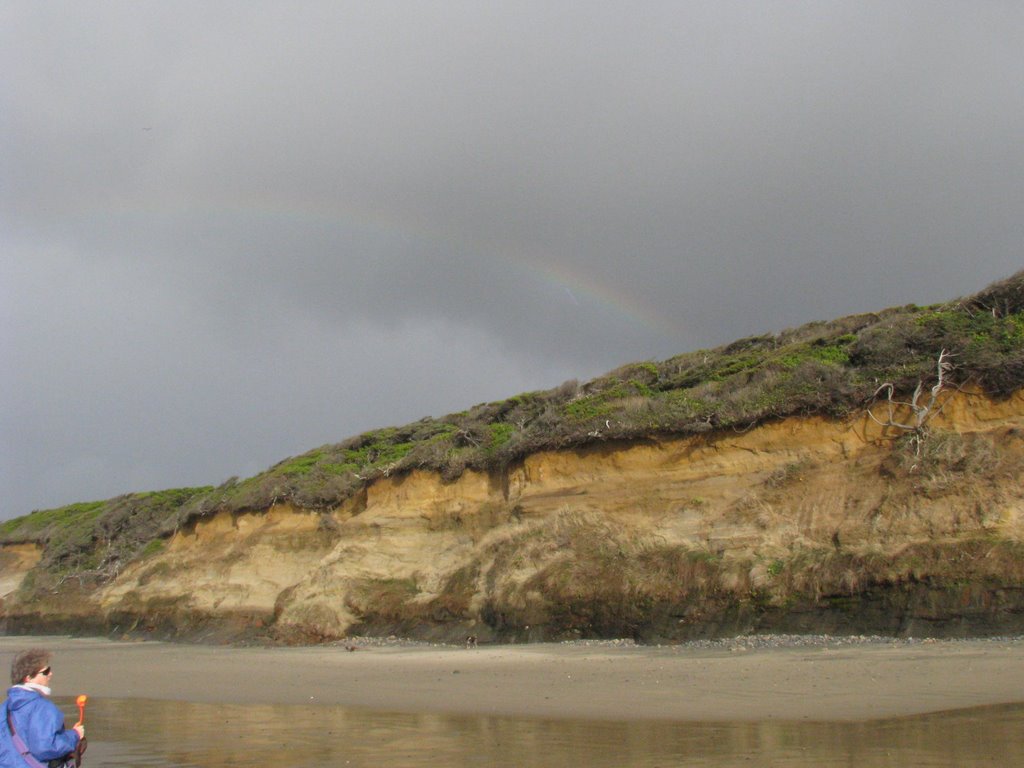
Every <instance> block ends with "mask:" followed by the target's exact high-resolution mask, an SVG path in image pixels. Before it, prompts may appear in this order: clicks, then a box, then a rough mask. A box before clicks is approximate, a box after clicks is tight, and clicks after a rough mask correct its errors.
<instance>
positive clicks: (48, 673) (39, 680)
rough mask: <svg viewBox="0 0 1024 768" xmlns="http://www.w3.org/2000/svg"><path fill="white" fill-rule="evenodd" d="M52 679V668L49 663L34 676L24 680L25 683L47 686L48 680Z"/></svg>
mask: <svg viewBox="0 0 1024 768" xmlns="http://www.w3.org/2000/svg"><path fill="white" fill-rule="evenodd" d="M52 677H53V668H52V667H51V666H50V664H49V663H47V664H46V666H45V667H43V668H42V669H40V670H39V671H38V672H36V673H35V674H34V675H30V676H29V677H26V678H25V682H26V683H35V684H36V685H49V684H50V678H52Z"/></svg>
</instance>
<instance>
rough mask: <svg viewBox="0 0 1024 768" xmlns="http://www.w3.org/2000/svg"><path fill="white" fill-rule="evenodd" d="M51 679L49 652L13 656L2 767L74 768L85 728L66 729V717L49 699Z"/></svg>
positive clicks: (2, 714) (0, 734)
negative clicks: (76, 753)
mask: <svg viewBox="0 0 1024 768" xmlns="http://www.w3.org/2000/svg"><path fill="white" fill-rule="evenodd" d="M52 678H53V667H52V666H51V665H50V652H49V651H44V650H42V649H40V648H31V649H29V650H27V651H22V652H21V653H19V654H18V655H17V656H15V657H14V663H12V664H11V683H13V685H12V686H11V687H10V688H9V689H8V690H7V700H6V701H5V702H4V703H3V704H2V705H0V768H25V766H26V765H27V766H31V767H32V768H38V766H40V765H42V766H49V767H51V768H52V767H53V766H63V765H65V764H66V763H69V762H70V764H72V765H74V756H75V750H76V749H77V748H78V745H79V742H81V741H82V740H83V739H84V738H85V726H84V725H81V724H78V725H75V726H74V727H73V728H65V727H64V715H63V714H62V713H61V711H60V710H59V709H58V708H57V705H56V704H54V703H53V702H52V701H50V699H49V696H50V680H51V679H52ZM3 721H6V722H3ZM5 726H6V727H5ZM26 752H27V754H25V753H26Z"/></svg>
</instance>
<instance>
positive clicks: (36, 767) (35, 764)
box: [7, 709, 46, 768]
mask: <svg viewBox="0 0 1024 768" xmlns="http://www.w3.org/2000/svg"><path fill="white" fill-rule="evenodd" d="M7 727H8V728H10V729H11V741H13V742H14V748H15V749H16V750H18V754H19V755H21V759H22V760H24V761H25V763H26V765H28V766H29V768H46V766H45V765H43V764H42V763H40V762H39V761H38V760H36V759H35V758H34V757H33V756H32V753H31V752H29V751H28V746H27V745H26V744H25V740H24V739H23V738H21V736H19V735H18V732H17V731H16V730H14V718H13V717H11V710H9V709H8V710H7Z"/></svg>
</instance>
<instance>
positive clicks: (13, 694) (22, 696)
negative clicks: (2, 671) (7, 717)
mask: <svg viewBox="0 0 1024 768" xmlns="http://www.w3.org/2000/svg"><path fill="white" fill-rule="evenodd" d="M41 698H45V697H44V696H43V694H41V693H39V691H29V690H27V689H25V688H19V687H18V686H16V685H15V686H12V687H10V688H8V689H7V709H9V710H10V711H11V712H17V711H18V710H19V709H21V708H22V707H23V706H25V705H26V704H28V703H29V702H30V701H35V700H36V699H41Z"/></svg>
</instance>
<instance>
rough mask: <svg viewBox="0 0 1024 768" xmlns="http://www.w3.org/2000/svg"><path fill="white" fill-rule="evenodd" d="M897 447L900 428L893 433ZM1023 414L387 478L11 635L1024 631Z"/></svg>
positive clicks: (252, 527)
mask: <svg viewBox="0 0 1024 768" xmlns="http://www.w3.org/2000/svg"><path fill="white" fill-rule="evenodd" d="M897 432H898V430H897ZM1022 469H1024V393H1022V392H1018V393H1017V394H1016V395H1014V396H1012V397H1009V398H1007V399H1004V400H999V401H995V400H992V399H990V398H988V397H986V396H984V395H983V394H981V393H980V392H958V393H956V394H954V395H952V396H951V398H950V399H949V401H948V402H946V404H945V405H944V407H943V409H942V411H941V412H940V413H939V414H938V415H937V416H935V417H934V419H933V420H932V422H931V424H930V433H929V435H928V437H927V438H926V439H925V440H924V441H923V442H922V444H921V445H920V446H916V445H911V444H909V443H908V441H906V440H905V439H900V435H899V434H896V433H892V429H891V428H890V429H889V430H886V429H883V428H882V427H880V426H879V425H878V424H876V423H875V422H873V421H872V420H870V419H869V418H867V417H866V415H861V416H858V417H857V418H855V419H850V420H847V421H836V420H828V419H824V418H819V417H812V418H790V419H787V420H785V421H780V422H776V423H769V424H766V425H762V426H759V427H757V428H755V429H751V430H749V431H747V432H736V431H733V430H729V431H725V432H718V433H707V434H704V435H699V436H695V437H688V438H683V439H657V438H651V439H648V440H645V441H642V442H630V443H621V444H617V443H603V444H597V445H593V446H589V447H586V448H583V449H578V450H566V451H551V452H543V453H537V454H534V455H530V456H528V457H527V458H526V459H525V460H523V461H521V462H518V463H517V464H515V465H514V466H512V467H511V468H510V469H508V470H504V471H501V472H498V473H493V474H486V473H479V472H472V471H467V472H465V473H464V474H463V475H462V476H461V477H460V478H459V479H458V480H456V481H454V482H444V481H443V480H442V478H441V477H440V476H439V475H437V474H434V473H427V472H421V471H413V472H411V473H409V474H404V475H402V476H392V477H383V478H380V479H379V480H377V481H376V482H374V483H373V484H372V485H370V486H369V487H368V488H367V489H366V490H365V492H364V493H363V494H361V495H360V496H359V497H356V498H353V499H349V500H348V501H346V502H345V503H343V504H341V505H340V506H339V507H337V508H335V509H332V510H329V511H327V512H313V511H308V510H303V509H299V508H295V507H293V506H291V505H288V504H277V505H275V506H273V507H271V508H270V509H267V510H265V511H261V512H256V513H243V514H231V513H227V512H222V513H219V514H215V515H213V516H212V517H207V518H203V519H200V520H198V521H196V522H194V523H193V524H191V525H190V526H189V528H188V529H187V530H181V531H179V532H177V533H176V534H175V535H174V536H173V537H172V538H171V539H170V540H169V541H168V542H167V544H166V546H165V547H163V549H162V550H161V551H159V552H155V553H152V554H150V555H148V556H147V557H145V558H143V559H141V560H139V561H136V562H134V563H132V564H130V565H129V566H128V567H126V568H125V569H124V570H122V571H121V572H120V573H119V574H118V575H117V576H116V578H114V579H113V580H111V581H109V582H108V583H105V584H103V585H101V586H99V587H89V588H86V587H81V588H79V587H78V586H76V585H74V584H67V585H64V586H62V588H61V590H59V591H58V593H57V594H55V595H53V596H52V597H51V598H48V599H39V598H38V597H37V598H34V599H33V600H31V601H19V598H18V594H19V593H17V592H15V591H14V588H15V587H16V586H17V584H18V580H19V578H21V577H22V576H24V575H25V574H26V573H28V574H31V569H32V567H33V566H34V563H35V560H37V559H38V553H37V552H33V551H30V550H31V548H26V547H21V548H18V547H11V546H8V547H6V548H4V549H3V550H2V552H0V586H2V589H3V591H4V592H5V593H6V595H7V597H6V598H5V600H6V602H5V605H4V613H5V622H6V625H7V629H8V631H19V630H38V629H40V628H49V629H52V628H61V629H63V630H65V631H66V630H67V629H69V628H77V629H79V630H88V631H104V632H114V633H117V634H120V633H124V632H148V633H154V634H159V635H161V636H179V637H193V638H200V639H202V638H207V639H214V638H228V639H240V638H245V637H262V638H268V639H272V640H278V641H298V642H307V641H318V640H325V639H332V638H338V637H343V636H346V635H349V634H368V633H375V634H378V633H383V634H403V635H410V636H418V637H422V638H440V639H452V638H458V637H462V636H465V635H467V634H473V635H476V636H478V637H479V638H480V639H481V640H488V639H504V640H512V639H556V638H567V637H579V636H633V637H636V638H638V639H641V640H649V641H650V640H664V641H671V640H678V639H683V638H687V637H694V636H707V635H717V634H727V633H736V632H744V631H751V630H756V629H772V630H787V631H833V632H844V631H852V632H867V631H881V632H889V633H893V634H900V633H902V634H939V635H957V634H985V633H992V632H1002V631H1021V630H1024V545H1022V544H1021V542H1022V541H1024V520H1022V515H1024V491H1022V487H1021V486H1022V484H1021V482H1020V477H1021V471H1022Z"/></svg>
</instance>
